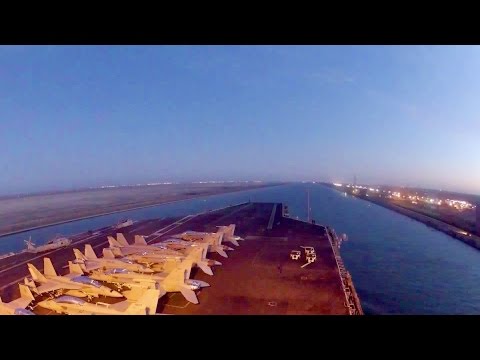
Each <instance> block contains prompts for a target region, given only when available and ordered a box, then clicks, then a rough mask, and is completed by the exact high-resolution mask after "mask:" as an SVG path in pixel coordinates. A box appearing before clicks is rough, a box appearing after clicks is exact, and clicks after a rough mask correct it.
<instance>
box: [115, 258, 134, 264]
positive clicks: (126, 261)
mask: <svg viewBox="0 0 480 360" xmlns="http://www.w3.org/2000/svg"><path fill="white" fill-rule="evenodd" d="M118 260H120V261H123V262H124V263H127V264H130V265H133V264H135V262H134V261H132V260H130V259H124V258H122V259H118Z"/></svg>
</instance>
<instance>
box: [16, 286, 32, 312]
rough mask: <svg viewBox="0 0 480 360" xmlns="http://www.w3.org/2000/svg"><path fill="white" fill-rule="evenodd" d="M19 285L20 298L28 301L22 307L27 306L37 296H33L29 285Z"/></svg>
mask: <svg viewBox="0 0 480 360" xmlns="http://www.w3.org/2000/svg"><path fill="white" fill-rule="evenodd" d="M18 287H19V289H20V299H23V300H24V301H25V302H26V304H25V306H22V307H26V306H27V305H28V304H30V302H32V301H33V300H35V298H34V297H33V294H32V291H31V290H30V288H29V287H28V286H27V285H25V284H18Z"/></svg>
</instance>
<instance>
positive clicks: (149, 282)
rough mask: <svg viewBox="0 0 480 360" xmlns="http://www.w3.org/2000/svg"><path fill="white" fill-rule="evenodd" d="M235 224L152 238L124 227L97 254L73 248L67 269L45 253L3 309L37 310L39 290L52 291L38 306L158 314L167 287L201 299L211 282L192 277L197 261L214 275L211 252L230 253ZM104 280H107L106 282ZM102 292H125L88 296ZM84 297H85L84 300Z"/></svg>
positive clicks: (75, 311) (66, 310)
mask: <svg viewBox="0 0 480 360" xmlns="http://www.w3.org/2000/svg"><path fill="white" fill-rule="evenodd" d="M234 232H235V224H231V225H229V226H219V229H218V231H217V232H216V233H207V232H196V231H187V232H184V233H181V234H177V235H174V236H172V237H171V238H170V239H168V240H165V241H162V242H159V243H155V244H148V243H147V241H146V240H145V237H144V236H141V235H135V238H134V243H133V244H130V243H128V242H127V239H126V238H125V236H124V235H123V234H122V233H117V236H116V238H114V237H112V236H108V237H107V238H108V244H109V247H108V248H104V249H102V253H103V257H97V255H96V254H95V251H94V250H93V248H92V246H91V245H90V244H87V245H85V251H84V253H82V252H81V251H80V250H78V249H73V252H74V255H75V259H74V260H73V261H69V262H68V271H69V273H68V274H67V275H64V276H61V275H58V273H57V271H56V270H55V268H54V266H53V264H52V262H51V260H50V258H48V257H44V258H43V261H44V269H43V273H42V272H40V271H39V270H38V269H37V268H36V267H35V266H34V265H33V264H31V263H28V264H27V266H28V270H29V272H30V275H31V278H25V279H24V283H23V284H19V288H20V298H18V299H16V300H13V301H11V302H9V303H3V302H2V301H1V299H0V314H21V315H26V314H29V315H33V314H34V313H33V312H32V310H33V307H32V306H29V305H30V304H31V303H32V301H35V296H34V294H35V295H37V296H40V295H42V294H47V295H49V296H48V297H47V298H46V299H44V300H41V301H38V302H37V304H36V305H35V307H36V306H40V307H42V308H46V309H50V310H53V311H55V312H58V313H62V314H92V315H101V314H109V315H116V314H125V315H126V314H135V315H140V314H144V315H149V314H155V312H156V308H157V302H158V299H159V298H161V297H162V296H163V295H165V294H166V293H170V292H180V293H181V294H182V295H183V296H184V297H185V299H186V300H188V301H189V302H191V303H193V304H198V298H197V295H196V293H195V290H198V289H201V288H202V287H207V286H210V285H209V284H208V283H207V282H205V281H200V280H193V279H190V273H191V269H192V267H193V266H195V267H198V268H200V269H201V270H202V271H203V272H204V273H206V274H208V275H213V271H212V269H211V267H212V266H217V265H221V263H220V262H219V261H215V260H211V259H208V258H207V253H208V252H217V253H218V254H220V255H221V256H223V257H228V255H227V253H226V251H229V250H233V248H231V247H229V246H226V245H224V244H222V242H223V241H227V242H230V243H232V244H234V245H235V246H239V243H238V241H239V240H243V239H242V238H241V237H239V236H235V235H234ZM106 284H109V286H107V285H106ZM99 296H106V297H113V298H125V299H126V300H123V301H120V302H117V303H115V304H107V303H103V302H98V301H97V302H95V303H93V302H90V300H92V299H93V298H97V297H99ZM85 298H86V299H87V300H85Z"/></svg>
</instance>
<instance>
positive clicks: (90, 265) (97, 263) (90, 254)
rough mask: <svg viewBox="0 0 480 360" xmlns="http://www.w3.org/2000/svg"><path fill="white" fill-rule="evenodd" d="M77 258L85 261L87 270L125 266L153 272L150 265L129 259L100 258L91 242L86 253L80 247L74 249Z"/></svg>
mask: <svg viewBox="0 0 480 360" xmlns="http://www.w3.org/2000/svg"><path fill="white" fill-rule="evenodd" d="M73 252H74V254H75V258H76V260H77V262H78V261H79V262H83V264H84V265H85V268H86V270H87V271H90V270H95V269H98V268H104V269H115V268H119V267H122V268H125V269H127V270H132V271H137V272H145V273H152V272H153V270H152V269H149V268H148V267H146V266H144V265H142V264H138V263H136V262H134V261H132V260H129V259H115V257H113V258H111V257H105V256H104V257H103V258H99V257H97V255H96V254H95V251H93V248H92V246H91V245H90V244H87V245H85V255H84V254H82V252H81V251H80V250H78V249H73Z"/></svg>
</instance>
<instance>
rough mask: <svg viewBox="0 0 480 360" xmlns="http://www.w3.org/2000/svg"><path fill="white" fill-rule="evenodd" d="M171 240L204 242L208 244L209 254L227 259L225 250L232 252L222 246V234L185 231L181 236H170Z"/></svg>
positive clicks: (229, 248)
mask: <svg viewBox="0 0 480 360" xmlns="http://www.w3.org/2000/svg"><path fill="white" fill-rule="evenodd" d="M172 238H175V239H181V240H184V241H191V242H204V243H207V244H208V251H209V252H217V253H218V254H219V255H221V256H223V257H226V258H228V255H227V253H226V252H225V250H233V249H232V248H231V247H228V246H225V245H222V240H223V233H221V232H217V233H205V232H198V231H185V232H183V233H181V234H176V235H172Z"/></svg>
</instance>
